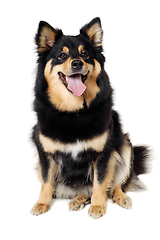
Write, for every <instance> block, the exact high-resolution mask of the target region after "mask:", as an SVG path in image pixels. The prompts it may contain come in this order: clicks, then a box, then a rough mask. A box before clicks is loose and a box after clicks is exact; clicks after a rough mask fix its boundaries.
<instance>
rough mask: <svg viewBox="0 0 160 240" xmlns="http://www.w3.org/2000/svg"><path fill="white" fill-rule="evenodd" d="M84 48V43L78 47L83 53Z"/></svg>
mask: <svg viewBox="0 0 160 240" xmlns="http://www.w3.org/2000/svg"><path fill="white" fill-rule="evenodd" d="M83 50H84V47H83V45H79V47H78V51H79V53H81V52H82V51H83Z"/></svg>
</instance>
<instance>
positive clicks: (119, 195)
mask: <svg viewBox="0 0 160 240" xmlns="http://www.w3.org/2000/svg"><path fill="white" fill-rule="evenodd" d="M113 202H115V203H117V204H118V205H119V206H121V207H123V208H126V209H130V208H131V207H132V200H131V198H130V197H128V196H127V194H125V193H124V192H123V191H122V189H121V186H118V187H116V188H115V190H114V192H113Z"/></svg>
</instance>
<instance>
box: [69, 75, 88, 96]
mask: <svg viewBox="0 0 160 240" xmlns="http://www.w3.org/2000/svg"><path fill="white" fill-rule="evenodd" d="M66 79H67V81H68V89H69V90H70V91H72V92H73V93H74V94H75V95H76V96H80V95H82V94H83V93H84V91H85V90H86V86H85V85H84V84H83V82H82V80H81V74H76V75H72V76H70V77H69V76H66Z"/></svg>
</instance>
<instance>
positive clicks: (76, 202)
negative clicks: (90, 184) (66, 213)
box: [69, 196, 90, 211]
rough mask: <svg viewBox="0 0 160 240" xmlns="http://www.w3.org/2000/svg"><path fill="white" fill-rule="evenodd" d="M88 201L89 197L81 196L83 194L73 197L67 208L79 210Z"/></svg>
mask: <svg viewBox="0 0 160 240" xmlns="http://www.w3.org/2000/svg"><path fill="white" fill-rule="evenodd" d="M89 202H90V200H89V199H87V198H85V197H83V196H77V197H75V198H74V199H73V200H72V201H71V202H70V204H69V209H70V210H71V211H77V210H81V209H83V208H84V207H85V205H86V204H88V203H89Z"/></svg>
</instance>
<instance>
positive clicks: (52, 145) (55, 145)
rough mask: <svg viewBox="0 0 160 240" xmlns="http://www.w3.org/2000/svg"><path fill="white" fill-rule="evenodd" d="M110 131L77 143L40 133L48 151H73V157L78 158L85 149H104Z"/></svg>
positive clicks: (40, 137)
mask: <svg viewBox="0 0 160 240" xmlns="http://www.w3.org/2000/svg"><path fill="white" fill-rule="evenodd" d="M108 135H109V133H108V131H107V132H105V133H103V134H102V135H100V136H97V137H95V138H93V139H91V140H88V141H77V142H75V143H69V144H64V143H61V142H58V141H54V140H52V139H51V138H49V137H45V136H44V135H42V134H41V133H40V135H39V139H40V142H41V144H42V146H43V148H44V151H45V152H47V153H52V154H54V153H55V152H56V151H60V152H63V153H71V155H72V157H73V158H76V157H77V155H78V154H79V153H80V152H82V151H85V150H88V149H93V150H95V151H97V152H101V151H103V148H104V146H105V144H106V142H107V139H108Z"/></svg>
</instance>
